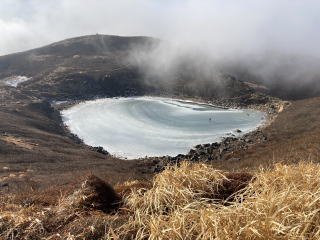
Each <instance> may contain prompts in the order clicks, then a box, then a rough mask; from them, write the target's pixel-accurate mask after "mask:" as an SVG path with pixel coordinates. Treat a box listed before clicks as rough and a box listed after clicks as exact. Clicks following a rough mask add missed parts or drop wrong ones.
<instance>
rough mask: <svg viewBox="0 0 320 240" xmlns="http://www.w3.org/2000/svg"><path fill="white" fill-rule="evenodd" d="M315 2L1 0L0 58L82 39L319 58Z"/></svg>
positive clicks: (319, 22)
mask: <svg viewBox="0 0 320 240" xmlns="http://www.w3.org/2000/svg"><path fill="white" fill-rule="evenodd" d="M319 13H320V1H319V0H241V1H240V0H90V1H89V0H0V55H3V54H8V53H12V52H17V51H22V50H26V49H30V48H34V47H38V46H42V45H45V44H48V43H51V42H54V41H58V40H63V39H65V38H69V37H75V36H81V35H87V34H96V33H101V34H114V35H148V36H155V37H160V38H164V39H167V40H171V41H173V42H178V43H180V44H182V45H186V46H195V47H203V46H205V47H208V48H209V49H210V51H221V50H222V49H223V50H224V51H229V52H245V53H251V52H253V53H254V52H256V51H261V50H263V51H265V50H273V51H278V50H281V51H286V52H291V53H305V54H313V55H316V56H318V55H320V48H319V42H320V37H319V35H320V31H319V30H320V29H319V28H320V14H319Z"/></svg>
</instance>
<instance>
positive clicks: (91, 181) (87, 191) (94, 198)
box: [61, 175, 121, 212]
mask: <svg viewBox="0 0 320 240" xmlns="http://www.w3.org/2000/svg"><path fill="white" fill-rule="evenodd" d="M120 203H121V198H120V197H119V196H118V194H117V193H116V192H115V190H114V189H113V188H112V186H111V185H109V184H108V183H106V182H105V181H103V180H101V179H100V178H98V177H96V176H94V175H88V176H87V177H86V179H85V181H84V182H83V183H82V184H81V187H80V189H78V190H77V191H75V192H74V193H73V194H71V195H69V196H68V197H67V198H65V199H64V201H63V202H62V204H61V206H62V210H64V208H72V209H79V210H85V209H96V210H102V211H104V212H111V211H113V210H115V209H117V208H118V207H119V206H120Z"/></svg>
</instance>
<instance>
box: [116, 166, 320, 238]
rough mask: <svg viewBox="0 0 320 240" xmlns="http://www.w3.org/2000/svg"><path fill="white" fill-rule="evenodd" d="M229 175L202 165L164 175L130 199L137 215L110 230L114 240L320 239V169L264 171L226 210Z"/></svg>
mask: <svg viewBox="0 0 320 240" xmlns="http://www.w3.org/2000/svg"><path fill="white" fill-rule="evenodd" d="M226 175H227V174H226V173H222V172H220V171H217V170H215V169H213V168H211V167H209V166H207V165H204V164H197V165H189V164H184V165H182V166H181V167H180V168H169V169H167V170H165V171H164V172H163V173H161V174H159V175H158V176H156V177H155V179H154V184H153V187H152V188H151V189H150V190H148V191H146V192H139V191H134V192H132V193H131V194H130V195H129V196H127V198H126V204H127V205H128V207H129V208H130V209H132V210H133V214H132V216H131V217H130V219H129V221H128V222H127V223H126V224H124V225H123V226H121V227H120V228H118V229H113V230H112V233H113V234H112V236H114V237H115V236H117V238H118V239H123V238H125V237H131V238H133V239H148V238H149V239H320V227H319V226H320V165H319V164H312V163H301V164H298V165H291V166H286V165H280V164H279V165H275V167H274V169H273V170H269V171H261V172H259V173H257V174H256V176H255V178H254V180H252V181H251V182H250V183H249V184H248V186H247V187H246V188H245V189H243V190H241V191H240V192H238V193H236V194H235V196H234V197H233V200H234V201H233V202H228V204H225V203H226V202H221V201H217V199H216V200H214V199H215V198H214V196H216V197H218V196H219V194H217V193H219V188H220V189H221V187H223V182H224V179H226ZM210 191H211V192H212V195H211V196H210V197H209V198H208V197H206V196H208V195H206V193H208V192H210ZM212 196H213V198H212ZM223 203H224V204H223ZM110 236H111V235H110Z"/></svg>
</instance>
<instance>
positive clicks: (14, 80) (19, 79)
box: [4, 76, 31, 87]
mask: <svg viewBox="0 0 320 240" xmlns="http://www.w3.org/2000/svg"><path fill="white" fill-rule="evenodd" d="M30 79H31V78H29V77H26V76H14V77H8V78H6V79H5V80H4V83H5V84H6V85H8V86H11V87H18V85H19V84H20V83H23V82H26V81H29V80H30Z"/></svg>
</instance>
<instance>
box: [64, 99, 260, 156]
mask: <svg viewBox="0 0 320 240" xmlns="http://www.w3.org/2000/svg"><path fill="white" fill-rule="evenodd" d="M62 116H63V119H64V122H65V124H66V125H67V126H68V127H69V129H70V131H71V132H73V133H74V134H77V135H78V136H79V137H80V138H81V139H83V140H84V142H85V143H86V144H88V145H91V146H103V147H104V148H105V149H106V150H107V151H109V152H110V153H112V154H114V155H116V156H120V157H123V158H128V159H133V158H138V157H144V156H146V155H147V156H164V155H169V156H175V155H177V154H180V153H182V154H185V153H187V152H188V151H189V150H190V149H191V148H192V147H193V146H195V145H196V144H200V143H212V142H215V141H219V140H220V139H221V138H222V137H225V136H226V134H227V133H230V132H232V133H234V134H236V133H235V130H236V129H241V130H242V133H245V132H249V131H251V130H253V129H255V128H257V127H258V126H259V125H261V124H262V123H263V118H264V114H263V113H262V112H258V111H254V110H228V109H222V108H216V107H213V106H210V105H205V104H197V103H192V102H184V101H181V100H175V99H168V98H155V97H134V98H111V99H110V98H109V99H100V100H95V101H88V102H84V103H81V104H78V105H75V106H73V107H71V108H69V109H67V110H64V111H63V112H62Z"/></svg>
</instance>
